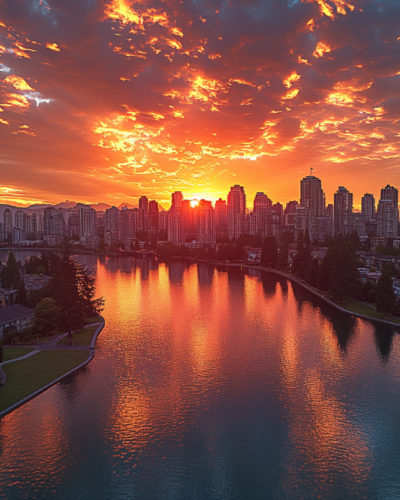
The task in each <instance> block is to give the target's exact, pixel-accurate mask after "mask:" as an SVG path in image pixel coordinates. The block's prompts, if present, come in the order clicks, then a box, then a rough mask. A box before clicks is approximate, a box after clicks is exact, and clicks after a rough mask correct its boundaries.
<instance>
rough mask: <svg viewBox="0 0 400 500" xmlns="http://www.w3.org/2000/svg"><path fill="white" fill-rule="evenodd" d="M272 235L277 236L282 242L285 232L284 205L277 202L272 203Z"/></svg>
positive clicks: (278, 240) (277, 239)
mask: <svg viewBox="0 0 400 500" xmlns="http://www.w3.org/2000/svg"><path fill="white" fill-rule="evenodd" d="M269 232H270V236H275V238H276V241H277V242H278V243H280V241H281V238H282V234H283V205H282V204H281V203H275V204H274V205H272V209H271V217H270V231H269Z"/></svg>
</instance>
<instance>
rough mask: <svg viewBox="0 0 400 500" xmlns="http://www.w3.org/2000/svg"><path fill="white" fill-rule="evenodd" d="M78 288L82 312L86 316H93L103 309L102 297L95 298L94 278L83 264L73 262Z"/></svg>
mask: <svg viewBox="0 0 400 500" xmlns="http://www.w3.org/2000/svg"><path fill="white" fill-rule="evenodd" d="M75 268H76V276H77V280H78V290H79V295H80V297H81V300H82V302H83V312H84V314H85V315H86V316H88V317H90V316H95V315H98V314H100V313H101V311H102V310H103V309H104V299H103V298H102V297H101V298H97V299H96V298H95V294H96V280H95V278H94V277H93V276H92V275H91V272H90V270H89V269H87V268H86V267H85V266H82V265H80V264H76V263H75Z"/></svg>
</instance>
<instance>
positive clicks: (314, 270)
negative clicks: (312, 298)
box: [307, 259, 319, 288]
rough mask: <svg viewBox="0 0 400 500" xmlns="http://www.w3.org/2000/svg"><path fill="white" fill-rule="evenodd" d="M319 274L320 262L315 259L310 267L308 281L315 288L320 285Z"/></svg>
mask: <svg viewBox="0 0 400 500" xmlns="http://www.w3.org/2000/svg"><path fill="white" fill-rule="evenodd" d="M318 274H319V262H318V259H313V260H312V261H311V265H310V269H309V272H308V276H307V283H309V284H310V285H311V286H313V287H314V288H317V286H318Z"/></svg>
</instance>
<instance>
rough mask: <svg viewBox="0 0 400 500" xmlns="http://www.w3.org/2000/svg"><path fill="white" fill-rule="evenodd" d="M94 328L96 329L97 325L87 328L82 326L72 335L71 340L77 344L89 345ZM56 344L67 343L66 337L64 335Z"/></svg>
mask: <svg viewBox="0 0 400 500" xmlns="http://www.w3.org/2000/svg"><path fill="white" fill-rule="evenodd" d="M96 329H97V326H89V327H87V328H82V330H79V331H78V332H76V333H74V334H73V335H72V342H73V343H74V344H76V345H79V346H86V345H90V343H91V341H92V338H93V335H94V332H95V331H96ZM58 344H59V345H62V344H64V345H67V344H69V340H68V337H67V336H65V337H64V338H63V340H60V342H58Z"/></svg>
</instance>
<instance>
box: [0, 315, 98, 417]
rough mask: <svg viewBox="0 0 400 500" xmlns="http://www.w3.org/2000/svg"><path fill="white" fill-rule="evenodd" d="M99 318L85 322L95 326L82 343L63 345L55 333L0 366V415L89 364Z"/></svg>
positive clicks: (61, 338)
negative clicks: (29, 350) (46, 341)
mask: <svg viewBox="0 0 400 500" xmlns="http://www.w3.org/2000/svg"><path fill="white" fill-rule="evenodd" d="M101 319H102V321H101V322H99V323H97V324H96V325H89V327H88V328H89V329H91V330H92V331H93V329H94V327H96V328H95V329H94V330H95V331H94V332H93V335H92V336H91V338H90V339H88V338H87V336H85V338H84V342H83V345H80V346H78V345H76V346H69V345H64V344H62V343H61V342H62V340H63V337H64V338H65V334H64V335H59V336H58V337H57V338H56V339H53V340H52V341H50V342H48V343H47V344H48V345H46V344H45V343H44V344H41V345H40V346H39V345H38V346H37V347H36V349H35V350H33V351H31V352H29V353H28V354H25V355H24V356H21V357H18V358H15V357H14V359H11V360H9V361H6V362H4V363H3V364H2V365H0V371H1V372H2V373H0V378H2V379H3V381H4V382H5V383H4V385H2V386H1V387H0V418H1V417H3V416H4V415H7V414H8V413H11V412H12V411H14V410H15V409H16V408H18V407H19V406H21V405H23V404H24V403H26V402H28V401H30V400H31V399H32V398H34V397H36V396H38V395H39V394H41V393H42V392H44V391H46V390H47V389H49V388H50V387H52V386H53V385H55V384H57V383H58V382H60V381H61V380H64V379H65V378H67V377H69V376H70V375H72V374H74V373H76V372H77V371H78V370H80V369H82V368H84V367H85V366H86V365H87V364H88V363H90V362H91V361H92V359H93V358H94V355H95V342H96V339H97V337H98V335H99V334H100V332H101V331H102V330H103V328H104V325H105V320H104V318H102V317H101ZM16 349H17V348H16ZM18 349H24V348H23V347H19V348H18ZM25 352H26V351H25ZM21 353H22V352H21ZM13 354H14V353H13ZM14 355H15V354H14Z"/></svg>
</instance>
